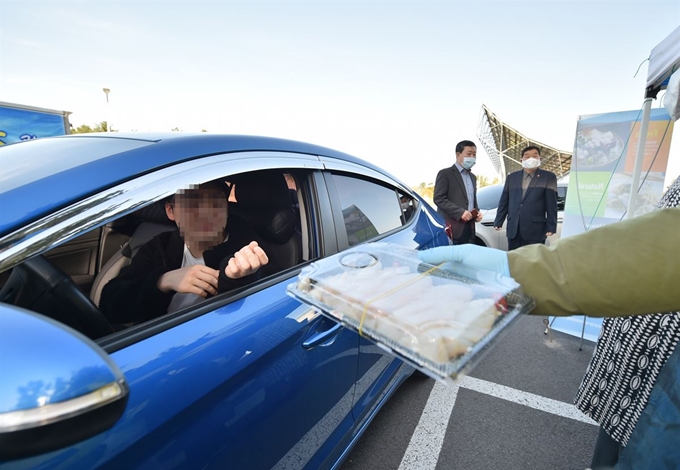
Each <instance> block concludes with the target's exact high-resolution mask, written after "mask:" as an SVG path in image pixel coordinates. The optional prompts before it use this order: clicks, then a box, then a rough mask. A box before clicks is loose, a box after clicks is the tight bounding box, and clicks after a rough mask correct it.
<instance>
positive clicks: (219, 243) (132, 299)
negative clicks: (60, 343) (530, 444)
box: [100, 182, 269, 324]
mask: <svg viewBox="0 0 680 470" xmlns="http://www.w3.org/2000/svg"><path fill="white" fill-rule="evenodd" d="M226 190H227V188H226V186H224V185H223V184H221V183H217V182H211V183H206V184H203V185H200V186H198V187H194V188H192V189H186V190H180V191H178V192H177V193H176V194H175V195H173V196H172V197H171V198H170V199H169V200H168V201H167V202H166V203H165V213H166V214H167V216H168V218H169V219H170V220H172V221H174V222H175V224H177V229H176V230H174V231H170V232H164V233H161V234H160V235H157V236H156V237H155V238H153V239H151V240H150V241H148V242H147V243H146V244H144V245H143V246H142V247H141V248H140V249H139V252H138V253H137V254H136V255H135V257H134V258H133V259H132V262H131V263H130V265H129V266H126V267H125V268H123V269H122V270H121V271H120V273H119V275H118V276H117V277H116V278H114V279H112V280H111V281H110V282H109V283H108V284H106V286H104V289H103V290H102V296H101V302H100V309H101V311H102V312H103V313H104V315H106V317H107V318H108V319H109V321H110V322H111V323H119V324H120V323H130V322H132V323H141V322H144V321H147V320H150V319H152V318H156V317H158V316H161V315H164V314H165V313H172V312H175V311H177V310H180V309H182V308H185V307H188V306H190V305H193V304H194V303H196V302H199V301H201V300H203V299H205V298H207V297H210V296H213V295H216V294H217V293H221V292H226V291H228V290H232V289H235V288H237V287H241V286H244V285H247V284H250V283H251V282H253V281H255V280H257V279H259V277H260V273H259V271H258V270H259V268H260V267H261V266H263V265H265V264H267V263H268V262H269V260H268V258H267V255H266V253H265V252H264V250H262V248H261V247H259V246H258V244H257V242H255V241H252V240H254V238H255V237H254V234H252V233H251V232H250V230H249V229H248V228H247V227H246V226H245V225H243V226H241V224H238V225H239V226H238V227H236V226H235V224H231V223H230V224H228V223H227V216H228V209H227V207H228V206H227V196H226V192H225V191H226Z"/></svg>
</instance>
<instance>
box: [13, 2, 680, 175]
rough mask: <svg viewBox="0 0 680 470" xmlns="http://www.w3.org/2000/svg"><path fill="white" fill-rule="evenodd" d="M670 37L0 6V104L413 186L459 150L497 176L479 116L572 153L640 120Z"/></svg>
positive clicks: (643, 27)
mask: <svg viewBox="0 0 680 470" xmlns="http://www.w3.org/2000/svg"><path fill="white" fill-rule="evenodd" d="M678 25H680V0H496V1H490V0H447V1H428V0H420V1H415V0H413V1H398V0H391V1H382V0H381V1H378V0H361V1H353V0H344V1H331V0H315V1H312V0H307V1H295V0H292V1H283V0H281V1H263V0H249V1H218V0H216V1H205V0H195V1H191V2H188V1H152V0H138V1H125V0H118V1H115V0H113V1H112V0H110V1H107V2H103V1H85V0H82V1H69V0H59V1H42V2H39V1H29V0H21V1H16V0H0V101H8V102H13V103H20V104H26V105H31V106H38V107H44V108H51V109H59V110H67V111H71V112H72V113H73V114H72V115H71V117H70V120H71V123H72V124H73V125H74V126H76V127H77V126H78V125H81V124H88V125H93V124H95V123H97V122H99V121H103V120H108V121H110V122H111V124H112V126H113V128H114V129H119V130H121V131H129V130H137V131H147V130H162V131H167V130H170V129H172V128H175V127H177V128H179V129H181V130H183V131H201V130H202V129H206V130H207V131H208V132H214V133H229V134H254V135H266V136H273V137H283V138H288V139H294V140H302V141H306V142H311V143H314V144H318V145H323V146H326V147H331V148H334V149H336V150H340V151H343V152H346V153H349V154H352V155H355V156H357V157H360V158H363V159H365V160H368V161H370V162H372V163H375V164H377V165H379V166H381V167H383V168H385V169H386V170H388V171H390V172H391V173H392V174H394V175H395V176H397V177H398V178H399V179H401V180H402V181H404V182H406V183H407V184H410V185H412V186H416V185H418V184H420V183H421V182H425V183H432V182H434V179H435V176H436V174H437V171H438V170H439V169H441V168H444V167H447V166H450V165H451V164H452V163H453V161H454V159H455V152H454V147H455V144H456V142H458V141H460V140H464V139H470V140H473V141H475V142H477V143H478V147H479V157H480V158H479V159H478V164H477V167H476V168H475V170H474V171H475V172H476V173H478V174H482V175H486V176H490V177H494V176H496V175H495V172H494V170H493V167H492V165H491V163H490V161H489V160H488V157H487V156H486V154H485V153H484V152H483V150H482V149H481V146H480V145H479V139H478V138H477V130H478V124H479V119H480V109H481V106H482V104H485V105H486V106H487V107H489V109H490V110H491V111H492V112H494V113H495V114H496V115H497V116H498V117H499V118H500V119H501V120H503V121H505V122H506V123H508V124H509V125H510V126H512V127H513V128H515V129H517V130H518V131H520V132H522V133H523V134H525V135H528V136H529V137H531V138H532V139H535V140H538V141H539V142H542V143H544V144H547V145H550V146H552V147H556V148H558V149H561V150H566V151H571V150H572V149H573V143H574V134H575V130H576V124H577V120H578V117H579V116H582V115H589V114H595V113H602V112H610V111H624V110H637V109H640V107H641V106H642V102H643V98H644V88H645V81H646V76H647V64H646V63H645V62H644V61H645V59H647V58H648V56H649V53H650V51H651V49H652V48H653V47H654V46H655V45H656V44H657V43H659V42H660V41H661V40H663V39H664V38H665V37H666V36H668V35H669V34H670V33H671V32H672V31H673V30H674V29H675V28H677V27H678ZM638 68H639V72H638V73H637V76H636V71H638ZM104 87H106V88H109V89H110V90H111V92H110V94H109V103H108V104H107V102H106V95H105V93H104V92H103V91H102V89H103V88H104ZM659 105H660V103H659V100H657V101H655V102H654V106H655V107H656V106H659ZM674 140H675V143H674V144H672V146H671V157H670V160H671V161H670V163H669V167H668V174H667V175H668V177H667V181H669V180H670V179H671V177H675V176H677V175H678V174H680V131H677V130H676V131H675V132H674Z"/></svg>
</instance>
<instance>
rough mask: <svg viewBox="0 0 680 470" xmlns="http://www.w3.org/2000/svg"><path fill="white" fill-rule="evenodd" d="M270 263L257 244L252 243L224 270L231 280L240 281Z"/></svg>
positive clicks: (239, 252) (235, 256) (232, 259)
mask: <svg viewBox="0 0 680 470" xmlns="http://www.w3.org/2000/svg"><path fill="white" fill-rule="evenodd" d="M267 263H269V258H268V257H267V254H266V253H265V252H264V250H263V249H262V248H260V246H259V245H258V244H257V242H250V244H248V245H247V246H244V247H243V248H241V249H240V250H238V251H237V252H236V253H234V256H233V258H231V259H230V260H229V263H227V267H226V268H224V274H226V275H227V277H228V278H230V279H239V278H242V277H244V276H248V275H250V274H253V273H254V272H255V271H257V270H258V269H260V267H261V266H264V265H265V264H267Z"/></svg>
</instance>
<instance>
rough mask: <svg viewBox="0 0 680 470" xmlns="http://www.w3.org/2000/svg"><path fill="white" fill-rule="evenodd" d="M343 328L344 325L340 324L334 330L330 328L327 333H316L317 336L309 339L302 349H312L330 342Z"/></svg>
mask: <svg viewBox="0 0 680 470" xmlns="http://www.w3.org/2000/svg"><path fill="white" fill-rule="evenodd" d="M341 328H342V325H341V324H340V323H338V324H337V325H335V326H334V327H333V328H330V329H328V330H326V331H322V332H321V333H316V334H315V335H313V336H311V337H309V338H308V339H307V341H305V342H304V343H302V347H303V348H305V349H312V348H314V347H316V346H318V345H320V344H323V343H325V342H327V341H329V340H330V339H331V338H332V337H333V336H335V335H336V334H338V333H339V332H340V329H341Z"/></svg>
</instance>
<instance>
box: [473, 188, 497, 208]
mask: <svg viewBox="0 0 680 470" xmlns="http://www.w3.org/2000/svg"><path fill="white" fill-rule="evenodd" d="M502 193H503V185H502V184H494V185H493V186H484V187H483V188H479V189H478V190H477V205H478V206H479V208H480V209H481V210H489V209H495V208H497V207H498V201H500V200H501V194H502Z"/></svg>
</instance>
